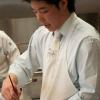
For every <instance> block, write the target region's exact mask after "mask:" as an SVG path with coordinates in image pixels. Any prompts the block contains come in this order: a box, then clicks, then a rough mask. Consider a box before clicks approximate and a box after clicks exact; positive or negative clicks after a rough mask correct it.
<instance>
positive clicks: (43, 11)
mask: <svg viewBox="0 0 100 100" xmlns="http://www.w3.org/2000/svg"><path fill="white" fill-rule="evenodd" d="M39 12H40V13H47V12H48V9H40V10H39Z"/></svg>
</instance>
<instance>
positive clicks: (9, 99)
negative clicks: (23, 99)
mask: <svg viewBox="0 0 100 100" xmlns="http://www.w3.org/2000/svg"><path fill="white" fill-rule="evenodd" d="M10 77H11V80H12V83H13V86H14V87H13V86H12V83H11V80H10V79H9V75H8V76H7V77H6V79H5V80H4V81H3V85H2V90H1V94H2V96H3V97H4V98H5V100H19V98H20V95H21V91H20V89H19V88H18V87H17V78H16V76H15V75H14V74H10ZM15 90H16V91H15Z"/></svg>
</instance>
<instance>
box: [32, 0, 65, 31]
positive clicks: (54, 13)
mask: <svg viewBox="0 0 100 100" xmlns="http://www.w3.org/2000/svg"><path fill="white" fill-rule="evenodd" d="M31 7H32V11H33V13H34V14H35V16H36V18H37V20H38V21H39V23H40V24H41V25H44V26H45V27H46V28H48V29H49V30H50V31H55V30H56V29H58V28H60V27H61V25H62V24H63V23H64V21H65V19H66V16H67V10H66V7H63V5H62V4H61V5H60V8H57V7H56V6H55V5H49V4H47V3H45V2H38V1H32V2H31Z"/></svg>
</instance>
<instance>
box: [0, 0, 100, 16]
mask: <svg viewBox="0 0 100 100" xmlns="http://www.w3.org/2000/svg"><path fill="white" fill-rule="evenodd" d="M76 11H77V13H82V14H83V13H100V0H77V1H76ZM32 16H33V14H32V12H31V8H30V4H28V3H26V2H23V1H22V0H0V18H18V17H20V18H21V17H32Z"/></svg>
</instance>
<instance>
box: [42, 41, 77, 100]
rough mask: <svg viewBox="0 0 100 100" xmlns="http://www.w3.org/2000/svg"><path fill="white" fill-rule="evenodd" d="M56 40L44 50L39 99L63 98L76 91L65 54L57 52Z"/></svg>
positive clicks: (55, 99)
mask: <svg viewBox="0 0 100 100" xmlns="http://www.w3.org/2000/svg"><path fill="white" fill-rule="evenodd" d="M54 41H55V40H54ZM57 41H58V40H57ZM57 41H56V43H53V46H52V45H51V46H50V48H49V49H48V48H47V49H46V50H47V51H45V52H46V54H45V56H44V57H45V58H46V59H45V63H44V68H43V81H42V89H41V96H40V100H65V99H68V98H69V97H71V96H72V95H74V94H75V93H76V92H77V89H76V88H75V86H74V85H73V83H72V81H71V79H70V77H69V74H68V70H67V62H66V61H65V60H66V59H65V57H66V55H65V56H61V55H62V54H59V42H57ZM55 44H56V45H55ZM62 53H64V52H62ZM59 56H60V57H59Z"/></svg>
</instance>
